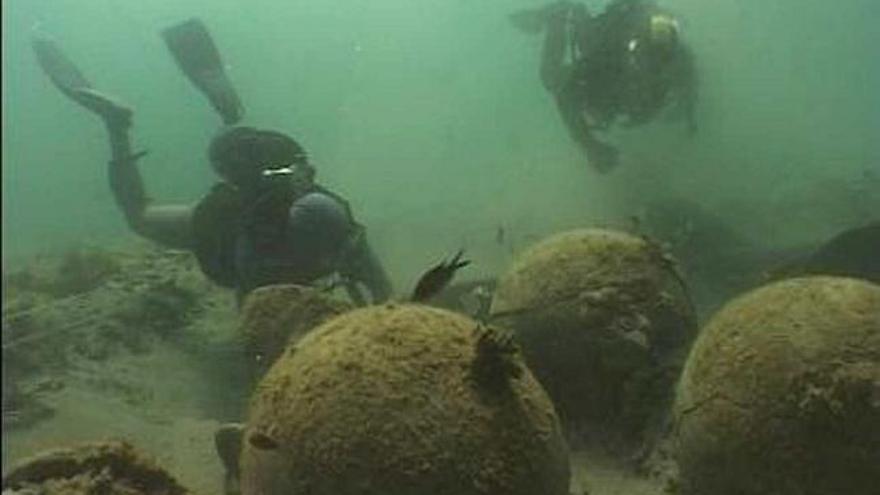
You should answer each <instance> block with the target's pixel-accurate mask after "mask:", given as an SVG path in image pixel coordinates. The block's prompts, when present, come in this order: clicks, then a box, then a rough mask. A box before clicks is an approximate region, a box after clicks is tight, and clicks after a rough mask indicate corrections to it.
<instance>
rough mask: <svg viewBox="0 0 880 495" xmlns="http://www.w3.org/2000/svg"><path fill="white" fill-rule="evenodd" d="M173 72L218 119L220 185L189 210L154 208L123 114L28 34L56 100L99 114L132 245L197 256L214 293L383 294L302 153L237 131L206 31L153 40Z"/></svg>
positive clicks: (355, 230) (355, 232)
mask: <svg viewBox="0 0 880 495" xmlns="http://www.w3.org/2000/svg"><path fill="white" fill-rule="evenodd" d="M162 34H163V37H164V39H165V42H166V44H167V46H168V47H169V49H170V50H171V52H172V54H173V55H174V57H175V60H176V61H177V63H178V65H179V66H180V68H181V69H182V70H183V72H184V73H185V74H186V76H187V77H188V78H189V79H190V81H191V82H192V83H193V84H194V85H195V86H196V88H198V89H199V90H200V91H201V92H202V93H203V94H204V95H205V96H206V97H207V98H208V100H209V102H210V103H211V105H212V106H213V107H214V109H215V110H216V111H217V112H218V113H219V114H220V116H221V118H222V119H223V122H224V124H225V125H224V127H223V128H222V129H221V131H220V132H219V133H218V134H217V135H216V136H215V137H214V139H213V140H212V142H211V143H210V146H209V148H208V159H209V161H210V163H211V165H212V167H213V169H214V171H215V172H217V174H218V175H219V176H220V177H221V179H222V181H221V182H219V183H218V184H216V185H215V186H214V187H213V188H212V190H211V191H210V192H209V193H208V194H207V195H206V196H205V197H204V198H203V199H202V200H201V201H199V202H198V203H197V204H195V205H161V204H153V203H152V202H151V201H150V200H149V199H148V197H147V193H146V191H145V188H144V185H143V182H142V180H141V176H140V173H139V171H138V168H137V161H138V159H139V158H141V157H142V156H143V155H144V154H145V152H137V153H135V152H133V149H132V144H131V141H130V138H129V129H130V128H131V125H132V116H133V112H132V110H131V109H129V108H127V107H126V106H125V105H123V104H121V103H119V102H117V101H115V100H114V99H113V98H111V97H109V96H107V95H105V94H102V93H100V92H98V91H96V90H95V89H94V88H93V87H92V85H91V84H90V83H89V81H88V80H87V79H86V78H85V76H83V74H82V73H81V72H80V71H79V70H78V69H77V67H76V66H75V65H74V64H73V63H72V62H71V61H70V60H69V59H68V58H67V57H66V56H65V55H64V53H63V52H62V51H61V49H60V47H59V46H58V45H57V44H56V43H55V42H54V41H52V40H51V39H49V38H48V37H45V36H40V35H37V36H35V37H34V39H33V48H34V50H35V53H36V55H37V60H38V61H39V64H40V66H41V67H42V69H43V70H44V72H46V74H47V75H48V76H49V78H50V79H51V81H52V83H53V84H54V85H55V86H56V87H57V88H58V89H59V90H61V92H62V93H63V94H64V95H65V96H67V97H68V98H70V99H72V100H73V101H74V102H76V103H78V104H80V105H81V106H83V107H85V108H86V109H88V110H90V111H92V112H94V113H95V114H97V115H98V116H99V117H100V118H101V119H102V120H103V122H104V124H105V126H106V128H107V132H108V135H109V142H110V148H111V152H112V153H111V154H112V158H111V160H110V162H109V169H108V173H109V180H110V187H111V189H112V192H113V195H114V198H115V200H116V203H117V205H118V206H119V208H120V209H121V210H122V213H123V214H124V215H125V220H126V221H127V224H128V226H129V227H130V228H131V229H132V230H133V231H134V232H136V233H137V234H139V235H141V236H143V237H146V238H148V239H151V240H153V241H156V242H158V243H159V244H162V245H164V246H166V247H171V248H177V249H187V250H191V251H193V252H194V253H195V255H196V258H197V259H198V262H199V265H200V267H201V269H202V271H203V272H204V273H205V274H206V275H207V276H208V277H209V278H210V279H211V280H213V281H214V282H216V283H218V284H220V285H222V286H225V287H229V288H234V289H236V291H237V295H238V301H239V303H241V301H242V299H243V297H244V296H245V295H246V294H248V293H249V292H251V291H252V290H254V289H256V288H258V287H261V286H265V285H270V284H276V283H295V284H313V283H315V282H317V281H319V280H324V279H329V278H333V279H334V280H335V281H336V282H339V283H342V284H343V285H344V287H345V288H346V290H347V292H348V294H349V296H350V297H351V298H352V300H354V302H355V303H357V304H366V302H367V299H366V294H365V292H364V290H363V289H364V287H365V288H366V291H368V292H369V296H370V300H371V301H372V302H374V303H375V302H381V301H384V300H386V299H387V298H388V297H389V296H390V295H391V284H390V282H389V279H388V277H387V275H386V273H385V271H384V269H383V267H382V265H381V264H380V262H379V260H378V258H377V257H376V256H375V254H374V253H373V251H372V250H371V248H370V246H369V244H368V243H367V239H366V234H365V229H364V227H362V226H361V225H360V224H358V223H357V222H356V221H355V220H354V217H353V216H352V213H351V210H350V208H349V205H348V203H347V202H346V201H345V200H344V199H343V198H341V197H340V196H338V195H337V194H335V193H333V192H331V191H328V190H327V189H325V188H323V187H321V186H320V185H318V184H316V183H315V181H314V178H315V169H314V168H313V167H312V165H311V164H310V163H309V160H308V156H307V154H306V151H305V150H304V149H303V147H302V146H301V145H300V144H299V143H297V141H296V140H294V139H293V138H291V137H290V136H287V135H286V134H283V133H281V132H278V131H273V130H264V129H258V128H254V127H248V126H242V125H238V122H239V121H240V120H241V118H242V116H243V113H244V107H243V106H242V103H241V101H240V99H239V97H238V94H237V93H236V91H235V89H234V88H233V86H232V84H231V82H230V81H229V79H228V78H227V76H226V74H225V71H224V68H223V64H222V62H221V59H220V54H219V52H218V51H217V48H216V46H215V45H214V43H213V40H212V38H211V37H210V34H209V33H208V31H207V29H206V27H205V26H204V24H202V23H201V22H200V21H199V20H197V19H191V20H188V21H185V22H183V23H180V24H177V25H175V26H172V27H170V28H168V29H166V30H164V31H163V33H162Z"/></svg>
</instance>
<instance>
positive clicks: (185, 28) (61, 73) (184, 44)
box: [32, 18, 244, 125]
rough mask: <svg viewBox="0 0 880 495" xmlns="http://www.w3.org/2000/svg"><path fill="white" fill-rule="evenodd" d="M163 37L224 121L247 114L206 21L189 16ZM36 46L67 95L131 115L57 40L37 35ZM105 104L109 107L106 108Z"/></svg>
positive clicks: (87, 104)
mask: <svg viewBox="0 0 880 495" xmlns="http://www.w3.org/2000/svg"><path fill="white" fill-rule="evenodd" d="M162 38H163V39H164V40H165V44H166V45H167V46H168V49H169V51H171V54H172V56H173V57H174V60H175V62H177V65H178V67H179V68H180V69H181V70H182V71H183V73H184V74H185V75H186V77H187V78H188V79H189V81H190V82H191V83H192V84H193V85H194V86H195V87H196V89H198V90H199V91H200V92H201V93H202V94H203V95H205V97H207V98H208V101H209V102H210V103H211V106H212V107H213V108H214V110H216V111H217V113H218V114H219V115H220V117H221V118H222V119H223V123H224V124H227V125H232V124H236V123H238V122H239V121H240V120H241V119H242V117H243V115H244V106H243V105H242V103H241V99H240V98H239V97H238V93H237V92H236V91H235V88H234V87H233V86H232V83H231V82H230V80H229V77H228V76H227V74H226V70H225V69H224V66H223V61H222V59H221V57H220V52H219V51H218V50H217V46H216V45H215V44H214V40H213V39H212V38H211V34H210V33H209V32H208V28H207V27H206V26H205V24H204V23H203V22H202V21H201V20H199V19H196V18H193V19H189V20H186V21H184V22H181V23H179V24H175V25H173V26H171V27H168V28H166V29H164V30H162ZM32 46H33V49H34V53H35V54H36V56H37V61H38V62H39V64H40V67H41V68H42V69H43V72H45V73H46V74H47V75H48V76H49V79H50V80H51V81H52V83H53V84H54V85H55V86H56V87H57V88H58V89H59V90H60V91H61V92H62V93H63V94H64V95H66V96H67V97H69V98H71V99H73V100H74V101H76V102H77V103H79V104H81V105H83V106H85V107H87V108H89V109H90V110H93V111H96V112H98V113H101V114H102V115H107V114H106V113H104V112H105V111H107V112H111V111H114V110H115V111H117V112H121V113H123V114H125V113H127V114H128V116H129V117H130V110H127V109H125V108H124V107H123V106H122V105H119V104H116V103H115V102H113V100H112V99H110V98H108V97H106V96H105V95H102V94H100V93H98V92H97V91H95V89H94V87H93V86H92V84H91V83H90V82H89V80H88V79H86V77H85V76H84V75H83V73H82V72H81V71H80V70H79V69H78V68H77V67H76V65H75V64H74V63H73V62H72V61H71V60H70V59H69V58H68V57H67V56H66V55H65V54H64V52H63V51H62V50H61V47H60V46H59V45H58V43H57V42H55V41H54V40H53V39H51V38H49V37H48V36H45V35H42V34H36V35H35V36H34V38H33V40H32ZM102 105H103V106H104V107H106V108H102Z"/></svg>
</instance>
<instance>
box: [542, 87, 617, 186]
mask: <svg viewBox="0 0 880 495" xmlns="http://www.w3.org/2000/svg"><path fill="white" fill-rule="evenodd" d="M583 93H584V92H583V91H582V90H581V88H580V87H579V85H578V84H577V83H576V82H572V83H570V84H568V85H566V88H565V89H563V90H561V91H559V92H558V93H556V107H557V109H558V110H559V115H560V116H561V117H562V122H563V123H564V124H565V127H566V129H568V133H569V135H571V138H572V139H574V140H575V142H576V143H577V144H578V145H579V146H580V147H581V149H582V150H583V151H584V153H585V154H586V155H587V160H589V162H590V165H592V166H593V167H594V168H595V169H596V170H598V171H599V172H602V173H604V172H608V171H609V170H611V169H613V168H614V167H615V166H616V165H617V149H616V148H614V147H613V146H611V145H610V144H607V143H605V142H602V141H600V140H599V139H598V138H596V136H594V135H593V131H592V129H590V125H589V124H588V123H587V121H586V118H585V116H584V110H583V109H584V108H585V106H586V96H585V95H584V94H583Z"/></svg>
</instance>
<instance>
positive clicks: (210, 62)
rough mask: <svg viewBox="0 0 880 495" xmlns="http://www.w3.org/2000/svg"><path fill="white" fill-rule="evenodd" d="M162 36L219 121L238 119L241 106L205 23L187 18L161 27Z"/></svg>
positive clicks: (241, 111) (230, 121)
mask: <svg viewBox="0 0 880 495" xmlns="http://www.w3.org/2000/svg"><path fill="white" fill-rule="evenodd" d="M162 38H164V39H165V44H166V45H167V46H168V49H169V50H170V51H171V54H172V55H173V56H174V60H175V61H176V62H177V65H178V67H180V70H182V71H183V73H184V74H186V76H187V78H189V80H190V82H192V83H193V85H195V87H196V88H198V90H199V91H201V92H202V93H203V94H204V95H205V96H206V97H207V98H208V100H209V101H210V102H211V106H213V107H214V109H215V110H216V111H217V113H219V114H220V116H221V117H222V118H223V122H224V123H225V124H235V123H237V122H238V121H239V120H241V118H242V115H243V114H244V107H243V106H242V104H241V100H240V99H239V97H238V93H236V91H235V88H234V87H233V86H232V83H231V82H230V81H229V78H228V77H227V76H226V71H225V70H224V69H223V62H222V60H221V58H220V52H219V51H218V50H217V46H216V45H215V44H214V40H213V39H212V38H211V34H210V33H209V32H208V28H207V27H205V24H204V23H202V21H201V20H199V19H196V18H193V19H189V20H187V21H184V22H181V23H179V24H175V25H173V26H171V27H168V28H166V29H164V30H162Z"/></svg>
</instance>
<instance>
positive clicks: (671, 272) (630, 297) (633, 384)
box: [491, 229, 696, 441]
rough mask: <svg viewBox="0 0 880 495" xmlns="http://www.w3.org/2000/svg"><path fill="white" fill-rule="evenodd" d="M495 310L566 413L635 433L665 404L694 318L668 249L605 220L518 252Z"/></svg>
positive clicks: (601, 428)
mask: <svg viewBox="0 0 880 495" xmlns="http://www.w3.org/2000/svg"><path fill="white" fill-rule="evenodd" d="M491 314H492V319H493V320H492V321H493V322H496V323H497V324H499V325H501V326H505V327H508V328H511V329H513V330H514V331H515V332H516V335H517V337H518V339H519V342H520V344H521V345H522V347H523V352H524V354H525V356H526V360H527V362H528V364H529V366H530V367H531V368H532V369H533V370H534V372H535V374H536V376H537V377H538V379H539V380H540V381H541V383H542V384H543V385H544V387H545V388H546V389H547V391H548V393H549V394H550V396H551V397H552V399H553V400H554V402H555V403H556V405H557V407H558V408H559V411H560V415H561V416H562V417H563V421H564V422H565V423H567V424H569V426H576V427H578V429H579V430H580V431H584V432H590V431H597V432H609V431H610V432H615V434H616V436H618V437H621V438H623V439H624V440H633V441H637V440H638V439H639V437H640V436H641V434H642V433H643V432H644V429H645V428H646V425H647V423H648V420H649V418H650V417H652V416H654V417H656V416H658V415H659V414H662V410H663V407H664V405H665V404H668V400H669V398H670V397H671V395H672V388H673V386H674V383H675V381H676V379H677V371H678V370H679V369H680V362H681V361H682V360H683V356H684V354H685V352H686V351H685V349H686V346H687V344H688V343H689V341H690V340H691V339H692V335H693V333H694V331H695V328H696V321H695V315H694V313H693V310H692V306H691V304H690V301H689V299H688V295H687V293H686V289H685V287H684V285H683V281H682V280H681V278H680V277H679V276H678V275H677V272H676V271H675V267H674V265H673V261H672V260H671V259H670V258H669V257H668V255H666V254H665V253H664V252H663V251H662V249H660V248H659V246H657V245H656V244H655V243H653V242H650V241H648V240H646V239H643V238H641V237H638V236H634V235H630V234H626V233H622V232H616V231H609V230H601V229H579V230H573V231H568V232H564V233H561V234H557V235H555V236H553V237H550V238H548V239H546V240H544V241H542V242H539V243H538V244H536V245H535V246H533V247H531V248H530V249H528V250H527V251H526V252H524V253H523V254H522V255H520V256H519V257H518V258H517V259H516V260H515V261H514V263H513V265H512V266H511V267H510V269H509V270H508V271H507V272H506V273H505V274H504V275H503V276H502V277H501V279H500V280H499V282H498V288H497V290H496V292H495V296H494V299H493V301H492V309H491Z"/></svg>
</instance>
